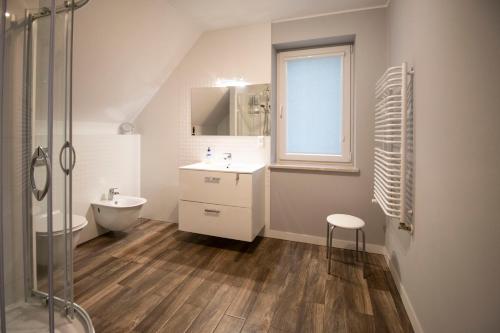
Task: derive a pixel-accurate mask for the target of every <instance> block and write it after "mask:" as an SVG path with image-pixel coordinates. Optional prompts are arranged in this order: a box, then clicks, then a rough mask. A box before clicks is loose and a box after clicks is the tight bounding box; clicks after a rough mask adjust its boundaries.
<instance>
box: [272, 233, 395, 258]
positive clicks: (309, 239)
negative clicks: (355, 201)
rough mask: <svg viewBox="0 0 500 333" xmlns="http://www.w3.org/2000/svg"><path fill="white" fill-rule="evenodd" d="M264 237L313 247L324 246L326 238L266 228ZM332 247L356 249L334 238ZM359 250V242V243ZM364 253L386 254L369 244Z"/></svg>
mask: <svg viewBox="0 0 500 333" xmlns="http://www.w3.org/2000/svg"><path fill="white" fill-rule="evenodd" d="M264 237H269V238H277V239H284V240H289V241H294V242H301V243H309V244H315V245H326V237H321V236H312V235H305V234H296V233H293V232H287V231H279V230H273V229H268V228H266V229H265V231H264ZM333 246H334V247H338V248H342V249H349V250H354V249H355V248H356V242H354V241H348V240H343V239H336V238H334V239H333ZM360 249H361V242H360ZM366 251H367V252H370V253H378V254H385V253H386V251H385V247H384V246H383V245H378V244H370V243H367V244H366Z"/></svg>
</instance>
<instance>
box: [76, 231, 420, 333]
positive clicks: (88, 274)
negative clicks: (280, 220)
mask: <svg viewBox="0 0 500 333" xmlns="http://www.w3.org/2000/svg"><path fill="white" fill-rule="evenodd" d="M334 258H335V262H334V264H333V273H334V274H333V275H328V274H327V273H326V259H325V247H324V246H316V245H311V244H304V243H296V242H289V241H282V240H276V239H271V238H258V239H256V240H255V241H254V242H253V243H245V242H238V241H232V240H226V239H220V238H213V237H208V236H200V235H195V234H190V233H185V232H181V231H178V230H177V225H175V224H166V223H161V222H155V221H142V222H141V223H140V224H138V225H137V226H135V227H134V228H133V229H132V230H131V231H130V232H129V233H128V234H122V235H113V234H111V233H110V234H106V235H103V236H101V237H98V238H96V239H94V240H92V241H90V242H88V243H85V244H83V245H81V246H79V247H78V248H77V250H76V258H75V276H74V280H75V294H76V301H77V302H78V303H79V304H80V305H82V306H83V307H84V308H85V309H86V310H87V311H88V312H89V314H90V316H91V318H92V321H93V323H94V326H95V328H96V332H97V333H107V332H141V333H144V332H173V333H177V332H196V333H201V332H216V333H222V332H229V333H236V332H273V333H285V332H286V333H289V332H413V330H412V327H411V324H410V322H409V320H408V317H407V315H406V313H405V310H404V308H403V304H402V302H401V299H400V297H399V295H398V292H397V290H396V287H395V284H394V282H393V280H392V277H391V275H390V273H389V271H388V268H387V266H386V264H385V261H384V258H383V257H382V256H381V255H375V254H370V255H369V256H368V265H367V267H366V274H367V278H366V279H364V278H363V273H362V269H361V265H360V264H356V263H355V261H354V256H353V252H352V251H347V250H340V249H338V250H335V253H334Z"/></svg>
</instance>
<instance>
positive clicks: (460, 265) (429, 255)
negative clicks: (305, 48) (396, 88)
mask: <svg viewBox="0 0 500 333" xmlns="http://www.w3.org/2000/svg"><path fill="white" fill-rule="evenodd" d="M388 23H389V25H388V28H389V29H388V37H389V38H388V40H389V65H396V64H399V63H400V62H402V61H408V62H409V63H410V64H412V65H414V66H415V92H414V93H415V145H416V147H415V150H416V158H415V161H416V164H415V179H416V184H415V234H414V235H413V237H410V236H409V235H408V234H407V233H405V232H402V231H398V230H397V229H396V228H395V225H394V224H393V223H388V225H387V233H386V246H387V248H388V250H389V252H390V256H391V261H392V265H393V271H394V272H395V273H396V276H398V275H399V276H400V278H401V283H402V286H403V288H404V293H403V295H402V296H403V299H405V297H407V298H406V300H408V301H409V302H410V303H411V304H412V306H413V309H414V313H412V312H413V311H411V309H410V316H412V315H415V316H414V317H413V319H414V320H413V324H414V328H415V329H416V331H417V332H418V331H420V330H423V331H425V332H430V333H432V332H455V333H460V332H500V316H499V312H500V284H499V283H500V282H499V281H500V264H499V263H500V259H499V258H500V257H499V256H500V242H499V239H500V211H499V210H498V205H499V202H500V177H499V174H498V172H499V170H500V153H499V152H500V150H499V146H498V144H499V143H500V131H499V128H500V112H499V105H500V94H499V89H500V65H499V59H500V2H498V1H486V0H481V1H465V0H461V1H451V0H443V1H430V0H411V1H409V0H406V1H402V0H393V1H391V5H390V7H389V10H388ZM415 317H417V318H418V319H416V318H415Z"/></svg>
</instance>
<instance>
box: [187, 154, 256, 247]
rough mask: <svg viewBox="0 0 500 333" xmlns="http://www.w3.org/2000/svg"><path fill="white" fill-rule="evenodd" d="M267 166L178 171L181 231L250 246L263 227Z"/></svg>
mask: <svg viewBox="0 0 500 333" xmlns="http://www.w3.org/2000/svg"><path fill="white" fill-rule="evenodd" d="M264 170H265V166H264V165H260V164H259V165H251V164H244V165H230V166H229V167H227V166H226V165H218V164H207V163H196V164H191V165H187V166H183V167H180V168H179V174H180V188H181V195H180V200H179V230H182V231H189V232H194V233H198V234H205V235H211V236H218V237H224V238H232V239H238V240H243V241H247V242H251V241H253V240H254V238H255V236H257V234H258V233H259V232H260V231H261V230H262V228H263V227H264V193H265V191H264V177H265V176H264V174H265V172H264Z"/></svg>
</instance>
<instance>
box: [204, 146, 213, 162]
mask: <svg viewBox="0 0 500 333" xmlns="http://www.w3.org/2000/svg"><path fill="white" fill-rule="evenodd" d="M211 162H212V149H211V148H210V147H208V148H207V153H206V154H205V163H207V164H210V163H211Z"/></svg>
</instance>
